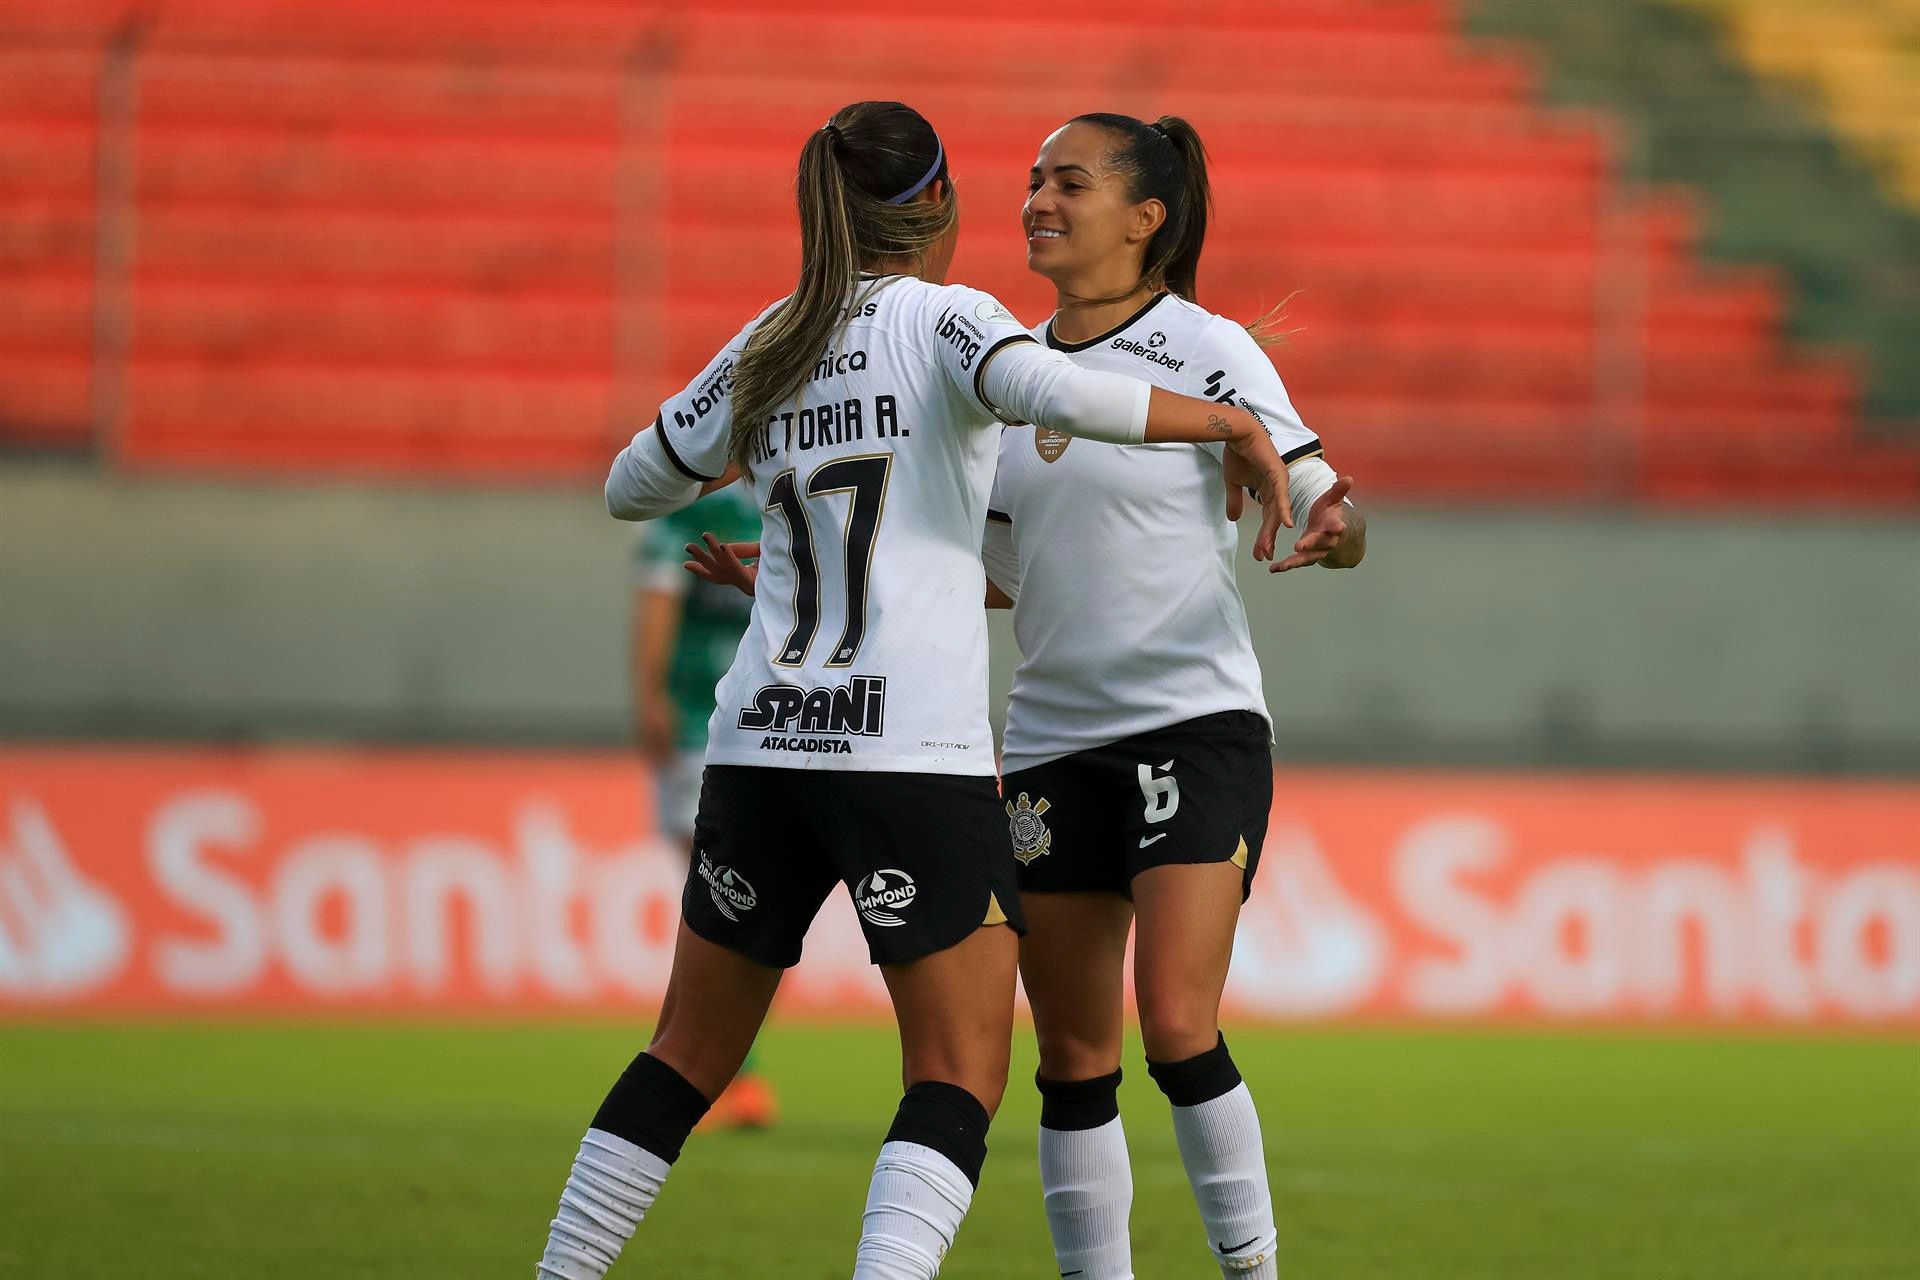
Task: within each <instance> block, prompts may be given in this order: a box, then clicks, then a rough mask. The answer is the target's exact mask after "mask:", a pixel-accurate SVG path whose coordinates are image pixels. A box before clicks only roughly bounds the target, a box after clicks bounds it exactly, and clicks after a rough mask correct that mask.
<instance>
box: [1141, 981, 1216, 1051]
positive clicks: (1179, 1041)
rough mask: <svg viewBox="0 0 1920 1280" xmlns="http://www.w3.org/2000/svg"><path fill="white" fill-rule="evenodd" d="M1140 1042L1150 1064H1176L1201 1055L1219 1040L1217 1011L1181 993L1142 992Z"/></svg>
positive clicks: (1209, 1002)
mask: <svg viewBox="0 0 1920 1280" xmlns="http://www.w3.org/2000/svg"><path fill="white" fill-rule="evenodd" d="M1139 1000H1140V1039H1141V1041H1142V1043H1143V1047H1144V1048H1145V1049H1146V1051H1147V1058H1148V1060H1149V1061H1153V1062H1179V1061H1182V1060H1184V1059H1187V1058H1191V1057H1193V1056H1194V1055H1195V1054H1200V1053H1205V1052H1206V1051H1207V1050H1209V1049H1211V1048H1213V1046H1214V1044H1215V1042H1216V1041H1217V1040H1218V1039H1219V1037H1220V1013H1219V1009H1218V1008H1217V1007H1216V1006H1215V1005H1214V1004H1213V1003H1212V1002H1211V1001H1206V1002H1202V1001H1197V1000H1195V999H1193V997H1192V995H1191V994H1190V993H1187V992H1183V991H1154V990H1147V989H1143V990H1141V992H1140V993H1139Z"/></svg>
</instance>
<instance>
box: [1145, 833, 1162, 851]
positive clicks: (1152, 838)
mask: <svg viewBox="0 0 1920 1280" xmlns="http://www.w3.org/2000/svg"><path fill="white" fill-rule="evenodd" d="M1166 838H1167V833H1166V832H1164V831H1162V832H1161V833H1160V834H1159V835H1157V836H1141V837H1140V847H1141V848H1142V849H1144V848H1146V847H1147V846H1148V845H1150V844H1152V843H1153V842H1154V841H1155V840H1165V839H1166Z"/></svg>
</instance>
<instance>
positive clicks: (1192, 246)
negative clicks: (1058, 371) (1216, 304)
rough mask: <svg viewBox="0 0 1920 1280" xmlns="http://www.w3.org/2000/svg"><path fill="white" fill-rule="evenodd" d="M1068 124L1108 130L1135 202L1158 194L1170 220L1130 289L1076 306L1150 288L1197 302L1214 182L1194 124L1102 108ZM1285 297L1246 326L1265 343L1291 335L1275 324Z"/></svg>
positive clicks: (1113, 157)
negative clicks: (1146, 119)
mask: <svg viewBox="0 0 1920 1280" xmlns="http://www.w3.org/2000/svg"><path fill="white" fill-rule="evenodd" d="M1067 123H1068V124H1091V125H1097V126H1098V127H1100V128H1102V129H1105V130H1107V132H1108V133H1109V134H1111V135H1113V137H1114V138H1115V140H1116V142H1117V143H1118V145H1117V146H1116V147H1115V148H1114V149H1113V150H1112V151H1111V152H1109V153H1108V155H1107V163H1108V165H1109V166H1110V167H1112V168H1113V169H1114V170H1115V171H1116V172H1118V173H1120V174H1121V175H1122V176H1123V177H1124V178H1125V179H1126V182H1127V194H1128V197H1129V198H1130V199H1132V200H1133V201H1134V202H1135V203H1136V204H1137V203H1139V202H1140V201H1143V200H1158V201H1159V202H1160V203H1161V204H1162V205H1163V206H1164V207H1165V208H1166V211H1167V219H1166V221H1165V222H1163V223H1161V224H1160V229H1159V230H1158V231H1156V232H1154V233H1153V238H1152V239H1151V240H1149V241H1147V249H1146V254H1145V257H1144V258H1143V260H1142V261H1141V264H1140V279H1139V281H1138V282H1137V283H1135V284H1134V285H1133V286H1132V287H1131V288H1129V289H1127V290H1126V291H1124V292H1122V293H1119V294H1115V295H1113V296H1111V297H1106V298H1080V299H1075V303H1074V305H1078V306H1099V305H1103V304H1105V303H1110V302H1120V301H1124V300H1125V299H1126V298H1129V297H1132V296H1133V295H1134V294H1135V293H1137V292H1139V291H1140V289H1141V288H1143V287H1144V288H1146V289H1148V290H1150V291H1152V292H1155V293H1160V292H1166V293H1172V294H1177V295H1178V296H1180V297H1182V298H1185V299H1186V300H1187V301H1188V302H1191V303H1194V304H1196V305H1198V303H1199V301H1200V283H1199V281H1200V251H1201V250H1202V249H1204V248H1205V247H1206V243H1207V219H1208V215H1209V214H1211V212H1212V210H1213V186H1212V183H1211V182H1210V181H1209V180H1208V177H1207V148H1206V144H1205V143H1203V142H1201V141H1200V134H1199V132H1198V131H1197V130H1195V129H1194V127H1193V125H1192V123H1190V122H1189V121H1187V120H1186V119H1184V118H1182V117H1180V116H1161V117H1160V118H1159V119H1158V120H1156V121H1154V122H1153V123H1152V124H1147V123H1145V122H1144V121H1141V120H1137V119H1135V118H1134V117H1132V116H1123V115H1115V114H1112V113H1109V112H1103V111H1096V112H1091V113H1089V114H1087V115H1081V116H1075V117H1074V118H1073V119H1072V120H1069V121H1068V122H1067ZM1285 308H1286V303H1285V302H1284V301H1283V302H1281V303H1280V304H1279V305H1278V306H1276V307H1274V308H1273V309H1272V310H1270V311H1268V312H1267V313H1266V314H1265V315H1263V316H1261V317H1260V318H1259V319H1258V320H1256V321H1254V322H1253V323H1252V324H1250V325H1247V326H1246V329H1247V332H1248V333H1249V334H1251V335H1252V336H1253V340H1254V341H1255V342H1257V343H1259V344H1260V345H1261V346H1263V347H1269V346H1273V345H1274V344H1276V343H1278V342H1282V341H1284V340H1285V338H1284V336H1283V335H1282V334H1281V333H1280V332H1279V331H1278V329H1277V328H1276V327H1275V326H1276V324H1277V322H1278V321H1279V319H1280V317H1281V315H1282V314H1283V312H1284V311H1285Z"/></svg>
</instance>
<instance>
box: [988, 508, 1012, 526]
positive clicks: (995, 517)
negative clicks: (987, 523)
mask: <svg viewBox="0 0 1920 1280" xmlns="http://www.w3.org/2000/svg"><path fill="white" fill-rule="evenodd" d="M987 519H989V520H992V521H995V522H997V523H999V524H1012V523H1013V517H1012V516H1010V515H1008V514H1007V513H1006V512H1004V511H995V510H994V509H993V508H992V507H988V508H987Z"/></svg>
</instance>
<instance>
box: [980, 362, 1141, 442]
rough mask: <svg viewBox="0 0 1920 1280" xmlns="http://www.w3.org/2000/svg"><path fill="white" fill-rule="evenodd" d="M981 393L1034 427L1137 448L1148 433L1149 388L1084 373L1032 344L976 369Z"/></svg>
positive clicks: (1132, 381)
mask: <svg viewBox="0 0 1920 1280" xmlns="http://www.w3.org/2000/svg"><path fill="white" fill-rule="evenodd" d="M980 389H981V391H982V392H983V393H984V394H985V396H986V399H987V401H988V403H990V404H992V405H993V406H994V407H995V408H997V409H999V410H1000V411H1001V412H1002V413H1004V414H1006V415H1008V416H1010V417H1013V418H1015V419H1019V420H1024V421H1027V422H1031V423H1033V424H1034V425H1035V426H1037V427H1049V428H1052V429H1053V430H1055V431H1064V432H1066V433H1067V434H1068V435H1070V436H1085V437H1087V439H1089V440H1105V441H1107V442H1108V443H1110V444H1139V443H1140V442H1141V441H1142V440H1144V439H1145V438H1146V435H1147V403H1148V401H1149V400H1150V399H1151V398H1152V396H1153V387H1152V386H1151V385H1150V384H1148V383H1145V382H1142V381H1140V380H1139V379H1138V378H1129V377H1127V376H1125V375H1124V374H1118V373H1103V372H1101V371H1099V370H1097V369H1082V368H1081V367H1080V366H1079V365H1077V364H1075V363H1074V362H1073V361H1071V360H1069V359H1067V357H1066V355H1065V354H1064V353H1062V352H1059V351H1054V350H1051V349H1049V348H1047V347H1043V346H1041V345H1039V344H1038V343H1035V342H1014V343H1009V344H1008V345H1006V346H1004V347H1001V348H1000V349H999V350H997V351H995V352H994V353H993V355H992V357H991V358H989V359H988V361H987V367H986V368H984V369H982V370H981V371H980Z"/></svg>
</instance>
